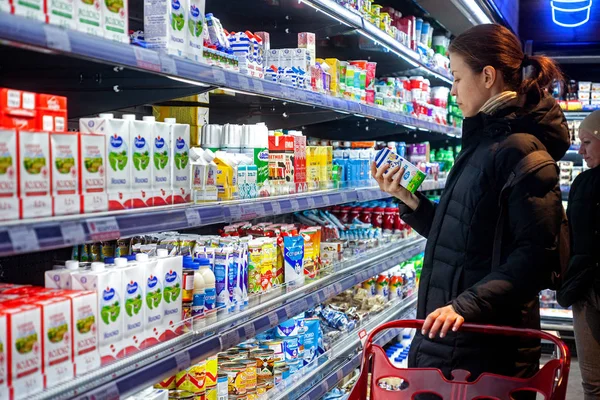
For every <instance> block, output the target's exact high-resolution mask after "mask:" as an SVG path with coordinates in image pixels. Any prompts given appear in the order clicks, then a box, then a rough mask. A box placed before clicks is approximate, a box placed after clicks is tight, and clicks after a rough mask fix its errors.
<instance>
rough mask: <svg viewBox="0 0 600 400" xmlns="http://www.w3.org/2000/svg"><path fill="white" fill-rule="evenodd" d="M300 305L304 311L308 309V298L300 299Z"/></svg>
mask: <svg viewBox="0 0 600 400" xmlns="http://www.w3.org/2000/svg"><path fill="white" fill-rule="evenodd" d="M298 305H299V307H300V308H301V309H302V311H306V309H307V308H308V301H306V299H300V300H299V301H298Z"/></svg>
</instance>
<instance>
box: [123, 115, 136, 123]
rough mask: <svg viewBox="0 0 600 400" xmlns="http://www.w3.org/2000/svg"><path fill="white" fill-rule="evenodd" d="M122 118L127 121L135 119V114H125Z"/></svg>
mask: <svg viewBox="0 0 600 400" xmlns="http://www.w3.org/2000/svg"><path fill="white" fill-rule="evenodd" d="M122 118H123V119H124V120H126V121H135V114H123V117H122Z"/></svg>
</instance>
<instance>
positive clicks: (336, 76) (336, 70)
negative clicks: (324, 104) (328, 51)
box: [325, 58, 340, 96]
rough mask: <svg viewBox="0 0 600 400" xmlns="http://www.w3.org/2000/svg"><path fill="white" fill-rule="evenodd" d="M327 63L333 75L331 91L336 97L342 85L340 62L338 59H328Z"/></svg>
mask: <svg viewBox="0 0 600 400" xmlns="http://www.w3.org/2000/svg"><path fill="white" fill-rule="evenodd" d="M325 62H326V63H327V65H329V73H330V74H331V83H330V84H329V89H330V90H331V93H332V94H333V95H334V96H335V95H337V93H338V91H339V85H340V60H338V59H337V58H326V59H325Z"/></svg>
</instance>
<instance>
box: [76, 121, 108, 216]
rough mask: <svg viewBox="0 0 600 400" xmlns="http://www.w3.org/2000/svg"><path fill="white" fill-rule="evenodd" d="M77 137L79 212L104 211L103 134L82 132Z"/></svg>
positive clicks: (105, 208) (106, 201) (105, 202)
mask: <svg viewBox="0 0 600 400" xmlns="http://www.w3.org/2000/svg"><path fill="white" fill-rule="evenodd" d="M80 127H81V121H80ZM78 137H79V193H80V194H81V212H82V213H89V212H95V211H106V210H108V197H107V195H106V175H105V173H106V138H105V137H104V135H103V134H95V133H83V132H80V133H79V136H78Z"/></svg>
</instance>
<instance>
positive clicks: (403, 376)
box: [349, 320, 570, 400]
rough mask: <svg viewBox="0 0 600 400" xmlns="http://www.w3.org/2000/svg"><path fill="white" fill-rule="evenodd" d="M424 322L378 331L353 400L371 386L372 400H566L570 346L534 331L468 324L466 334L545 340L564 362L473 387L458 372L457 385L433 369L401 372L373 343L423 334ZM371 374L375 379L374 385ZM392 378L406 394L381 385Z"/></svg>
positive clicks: (482, 379) (485, 377) (486, 376)
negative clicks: (382, 337) (518, 395)
mask: <svg viewBox="0 0 600 400" xmlns="http://www.w3.org/2000/svg"><path fill="white" fill-rule="evenodd" d="M423 324H424V321H422V320H398V321H392V322H388V323H386V324H383V325H381V326H379V327H377V328H375V329H374V330H373V331H372V332H371V333H370V334H369V336H368V338H367V341H366V342H365V347H364V350H363V360H362V365H361V372H360V376H359V378H358V380H357V383H356V385H355V386H354V388H353V389H352V392H351V393H350V397H349V400H363V399H365V397H366V393H367V392H368V390H367V389H368V386H370V393H371V400H382V399H386V400H387V399H392V398H393V399H412V398H413V396H414V395H415V394H418V393H432V394H437V395H438V396H441V398H442V399H461V400H467V399H468V400H471V399H477V398H479V399H482V398H486V399H506V398H510V395H511V393H514V392H517V391H521V390H526V391H533V392H538V393H542V394H544V396H545V398H546V399H547V400H564V399H565V396H566V390H567V382H568V376H569V368H570V354H569V349H568V348H567V346H566V345H565V344H564V343H563V342H562V341H561V340H560V339H558V338H557V337H555V336H553V335H550V334H548V333H546V332H541V331H537V330H533V329H517V328H511V327H504V326H491V325H475V324H464V325H463V326H462V327H461V328H460V331H466V332H475V333H483V334H488V335H503V336H518V337H526V338H539V339H545V340H548V341H551V342H552V343H554V344H555V345H556V346H557V347H558V349H559V354H558V355H559V358H558V359H553V360H550V361H549V362H548V363H546V365H544V367H543V368H542V369H541V370H540V371H539V372H538V373H536V374H535V375H534V376H533V377H531V378H524V379H521V378H512V377H505V376H500V375H496V374H490V373H483V374H481V375H480V376H479V377H478V378H477V379H476V380H475V381H473V382H468V381H467V378H468V376H469V372H468V371H462V370H457V371H453V372H452V375H453V379H452V380H448V379H446V377H444V375H443V374H442V373H441V371H439V370H437V369H432V368H416V369H407V368H396V367H394V366H393V365H392V364H391V362H390V361H389V359H388V358H387V356H386V354H385V351H384V350H383V349H382V348H381V346H378V345H375V344H373V338H374V337H375V335H377V334H378V333H380V332H381V331H384V330H387V329H394V328H413V329H421V328H422V327H423ZM369 373H371V378H370V385H369V375H368V374H369ZM388 378H399V379H400V380H402V381H403V382H404V385H403V388H395V389H396V390H392V391H390V390H389V388H386V387H384V386H385V385H380V383H381V382H380V381H381V380H383V381H385V380H386V379H388Z"/></svg>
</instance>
